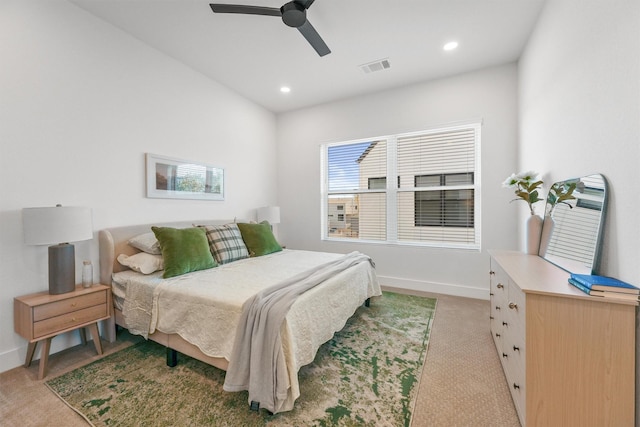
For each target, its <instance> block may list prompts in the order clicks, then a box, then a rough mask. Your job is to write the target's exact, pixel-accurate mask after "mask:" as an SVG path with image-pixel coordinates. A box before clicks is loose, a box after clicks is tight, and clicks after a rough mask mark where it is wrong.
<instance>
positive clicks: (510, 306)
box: [509, 302, 518, 310]
mask: <svg viewBox="0 0 640 427" xmlns="http://www.w3.org/2000/svg"><path fill="white" fill-rule="evenodd" d="M509 308H510V309H512V310H517V309H518V304H516V303H515V302H510V303H509Z"/></svg>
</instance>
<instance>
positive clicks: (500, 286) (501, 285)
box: [496, 283, 504, 289]
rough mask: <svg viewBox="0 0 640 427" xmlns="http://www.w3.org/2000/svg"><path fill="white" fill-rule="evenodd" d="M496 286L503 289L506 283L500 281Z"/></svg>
mask: <svg viewBox="0 0 640 427" xmlns="http://www.w3.org/2000/svg"><path fill="white" fill-rule="evenodd" d="M496 288H498V289H503V288H504V285H503V284H502V283H498V285H497V286H496Z"/></svg>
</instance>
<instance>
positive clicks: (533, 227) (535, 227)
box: [502, 171, 542, 255]
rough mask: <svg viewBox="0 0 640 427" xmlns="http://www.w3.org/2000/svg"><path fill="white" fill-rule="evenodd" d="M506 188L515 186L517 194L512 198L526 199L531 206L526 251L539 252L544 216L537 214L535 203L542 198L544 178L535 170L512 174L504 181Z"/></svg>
mask: <svg viewBox="0 0 640 427" xmlns="http://www.w3.org/2000/svg"><path fill="white" fill-rule="evenodd" d="M502 186H503V187H505V188H513V189H514V192H515V195H516V196H517V197H516V198H515V199H513V200H512V202H513V201H514V200H524V201H525V202H527V205H528V206H529V211H530V212H531V216H530V217H529V218H528V219H527V223H526V230H525V251H526V253H528V254H536V255H537V254H538V250H539V248H540V234H541V232H542V218H541V217H540V216H538V215H536V213H535V211H534V210H533V205H534V204H535V203H537V202H539V201H540V200H542V199H541V198H540V193H539V191H538V190H539V189H540V187H542V180H540V179H538V173H537V172H534V171H527V172H522V173H519V174H511V176H509V177H508V178H507V179H506V180H505V181H504V182H503V183H502Z"/></svg>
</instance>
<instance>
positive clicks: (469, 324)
mask: <svg viewBox="0 0 640 427" xmlns="http://www.w3.org/2000/svg"><path fill="white" fill-rule="evenodd" d="M394 291H397V290H395V289H394ZM424 295H425V296H434V297H436V298H438V308H437V310H436V316H435V321H434V324H433V329H432V332H431V338H430V341H429V350H428V352H427V361H426V363H425V371H424V373H423V375H422V381H421V383H420V386H419V391H418V396H417V401H416V407H415V410H414V416H413V423H412V426H413V427H422V426H505V427H508V426H518V425H519V423H518V419H517V415H516V413H515V409H514V406H513V403H512V401H511V397H510V395H509V390H508V388H507V384H506V381H505V378H504V374H503V373H502V370H501V368H500V361H499V359H498V355H497V353H496V350H495V347H494V346H493V341H492V340H491V335H490V333H489V302H488V301H481V300H473V299H467V298H458V297H450V296H446V295H436V294H426V293H425V294H424ZM137 340H138V338H136V337H131V336H129V335H128V334H126V333H122V334H120V335H119V337H118V340H117V341H116V343H113V344H109V343H103V344H104V347H105V352H107V353H111V352H114V351H118V350H120V349H121V348H123V347H125V346H127V345H130V344H131V343H132V342H137ZM97 358H98V356H96V355H95V350H94V349H93V346H92V345H90V344H89V345H87V346H84V347H82V346H78V347H74V348H72V349H69V350H65V351H64V352H61V353H57V354H55V355H52V356H51V357H50V359H49V377H52V376H55V375H59V374H61V373H63V372H68V371H70V370H72V369H74V368H76V367H78V366H81V365H83V364H85V363H87V362H89V361H92V360H95V359H97ZM37 374H38V366H37V363H35V364H33V365H32V366H31V367H30V368H28V369H25V368H22V367H19V368H16V369H12V370H10V371H7V372H4V373H2V374H0V425H2V426H16V427H18V426H19V427H22V426H62V425H64V426H69V427H74V426H86V425H87V424H86V422H85V421H84V420H83V419H82V418H81V417H80V416H79V415H77V414H76V413H75V412H74V411H73V410H71V409H70V408H68V407H67V406H66V405H65V404H64V403H63V402H62V401H61V400H60V399H58V398H57V397H56V396H55V395H54V394H53V393H52V392H51V391H50V390H49V389H48V388H47V387H46V386H45V385H44V381H38V380H37Z"/></svg>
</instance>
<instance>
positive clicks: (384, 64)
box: [360, 58, 391, 74]
mask: <svg viewBox="0 0 640 427" xmlns="http://www.w3.org/2000/svg"><path fill="white" fill-rule="evenodd" d="M388 68H391V63H390V62H389V58H385V59H379V60H377V61H374V62H369V63H368V64H362V65H360V69H361V70H362V72H363V73H365V74H369V73H373V72H375V71H382V70H386V69H388Z"/></svg>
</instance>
